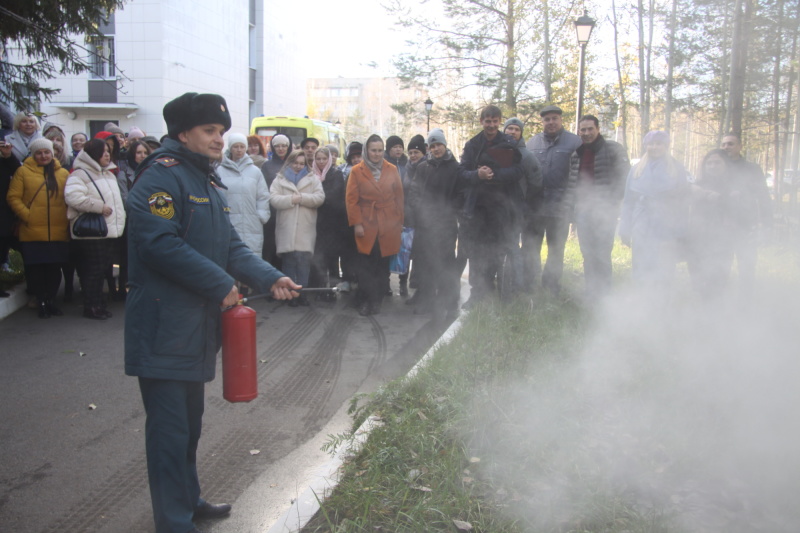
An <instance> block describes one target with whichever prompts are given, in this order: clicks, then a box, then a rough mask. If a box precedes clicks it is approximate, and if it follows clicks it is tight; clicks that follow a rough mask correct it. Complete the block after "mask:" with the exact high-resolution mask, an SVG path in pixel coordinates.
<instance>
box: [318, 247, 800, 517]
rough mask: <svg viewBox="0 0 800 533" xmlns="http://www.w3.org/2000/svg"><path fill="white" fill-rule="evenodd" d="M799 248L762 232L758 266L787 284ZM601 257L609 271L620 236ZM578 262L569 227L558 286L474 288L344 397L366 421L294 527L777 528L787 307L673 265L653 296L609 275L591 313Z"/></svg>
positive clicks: (783, 456) (782, 508) (794, 468)
mask: <svg viewBox="0 0 800 533" xmlns="http://www.w3.org/2000/svg"><path fill="white" fill-rule="evenodd" d="M797 260H798V259H797V252H796V250H790V249H786V248H781V247H776V246H773V247H771V248H770V249H768V250H765V251H764V253H763V254H762V261H761V267H760V271H759V275H760V278H762V279H765V280H771V281H774V282H776V283H778V286H779V287H780V288H781V290H780V291H779V292H780V293H782V294H784V295H785V291H786V289H787V288H789V287H791V288H792V290H794V289H796V284H794V282H795V281H796V263H797ZM613 263H614V269H615V277H616V281H615V282H616V283H617V285H618V286H622V287H621V288H624V286H626V285H627V281H626V278H627V277H628V276H629V270H630V251H629V249H627V248H624V247H622V246H616V247H615V249H614V258H613ZM581 264H582V260H581V257H580V252H579V250H578V247H577V242H576V241H574V240H573V239H570V241H569V242H568V246H567V253H566V255H565V291H564V293H565V296H563V297H562V298H560V299H555V298H552V297H550V296H548V295H536V297H535V298H534V299H530V298H527V299H526V298H521V299H518V300H515V301H513V302H511V303H509V304H507V305H502V306H501V305H500V304H499V303H496V302H486V303H484V304H482V305H480V306H478V307H476V308H475V309H474V310H473V311H472V312H470V313H469V315H468V316H466V317H465V319H464V324H463V327H462V329H461V331H460V332H459V333H458V334H457V335H456V337H455V338H454V339H453V340H452V341H451V342H450V343H448V344H446V345H444V346H442V347H440V348H439V349H438V350H437V351H436V353H435V355H434V357H433V358H432V359H431V360H430V362H429V364H428V365H427V366H426V367H425V368H423V369H422V370H421V371H420V372H419V373H417V374H416V375H415V376H414V377H413V378H411V379H408V380H399V381H396V382H393V383H390V384H388V385H387V386H386V387H384V388H383V389H382V390H380V391H379V392H378V393H376V394H375V395H374V396H372V397H370V398H368V399H363V398H362V399H359V401H355V402H354V405H353V414H354V419H355V425H354V427H358V425H360V423H361V421H363V420H364V419H365V418H366V416H368V415H370V414H375V415H377V416H378V417H379V418H380V420H381V424H380V425H379V427H377V428H376V429H375V430H374V431H373V432H372V433H371V435H370V437H369V439H368V440H367V442H366V443H365V445H364V446H363V448H362V449H361V450H360V451H359V452H358V453H357V454H356V455H354V456H353V457H351V458H349V460H348V461H347V462H346V465H345V467H344V475H343V479H342V481H341V483H340V484H339V486H338V487H337V488H336V489H335V490H334V491H333V493H332V494H331V495H330V497H329V498H328V499H327V500H326V501H325V502H324V503H323V506H322V510H321V511H320V513H318V515H317V516H316V517H315V518H314V520H312V522H311V523H310V524H309V525H308V526H307V527H306V528H305V529H304V531H305V532H306V533H310V532H318V531H320V532H321V531H335V532H366V531H393V532H405V531H407V532H411V531H414V532H421V531H456V530H458V529H459V528H465V527H466V526H465V525H464V524H465V523H468V524H469V525H470V526H471V527H472V528H473V529H472V530H473V531H484V532H509V533H513V532H522V531H536V532H558V533H567V532H608V533H623V532H630V533H634V532H641V533H644V532H650V533H658V532H671V533H680V532H683V531H730V532H734V531H737V532H738V531H742V532H744V531H770V532H778V531H792V530H793V529H792V528H793V527H794V526H793V524H796V523H798V521H800V513H798V511H797V510H795V509H794V507H796V506H795V505H794V504H793V502H792V498H791V496H792V495H793V494H796V493H797V490H799V489H800V484H799V483H798V481H797V479H800V476H793V475H786V474H787V471H791V472H793V473H796V474H800V460H797V459H794V458H793V457H794V456H795V455H796V454H795V453H794V452H793V450H792V445H791V443H792V442H795V439H796V437H798V436H800V423H799V422H795V419H796V417H793V416H792V415H790V414H789V413H788V412H787V411H786V406H787V405H791V406H794V405H797V404H798V402H800V395H798V393H796V392H794V390H795V389H797V387H796V386H794V385H793V383H792V379H791V376H796V375H797V372H798V371H800V365H799V364H798V363H796V362H794V360H795V359H796V357H795V356H794V352H795V349H794V345H795V343H794V342H793V341H791V342H790V341H789V340H790V337H791V326H790V325H789V324H791V320H792V318H791V317H792V316H796V315H794V314H793V313H792V311H793V310H794V309H795V308H794V307H792V306H790V307H789V308H788V309H781V311H782V312H778V313H777V314H772V313H767V314H766V316H765V317H763V318H765V319H764V320H760V319H758V318H756V317H758V315H759V313H761V312H762V311H763V310H765V309H775V305H774V301H772V300H771V299H769V298H768V296H769V295H765V296H764V297H763V298H762V299H761V300H760V301H759V302H757V303H756V304H754V308H753V309H748V310H746V311H742V310H741V309H732V308H731V306H730V305H728V303H727V302H723V303H722V304H719V303H717V302H715V303H713V304H709V303H707V302H700V301H698V300H696V299H693V297H692V295H691V291H689V290H686V288H685V287H683V285H687V284H688V274H686V271H685V268H682V269H680V270H679V272H678V275H677V276H676V285H677V286H678V287H677V288H678V289H679V291H678V293H679V294H681V296H680V298H679V300H680V301H678V302H675V303H674V304H672V305H670V306H669V307H668V308H663V307H658V308H656V307H653V306H651V305H650V302H648V301H647V300H642V299H641V298H637V296H636V295H635V294H633V295H632V294H630V293H628V292H627V291H624V290H621V291H620V292H621V293H623V294H622V295H621V296H620V297H619V299H617V300H615V301H612V302H608V303H607V304H606V305H604V306H602V307H600V308H599V309H597V310H595V311H594V312H592V313H589V312H587V311H585V310H584V309H582V308H581V306H580V305H578V304H577V303H576V301H577V299H576V298H572V297H570V295H571V294H576V293H577V291H578V290H579V281H580V270H581ZM787 278H788V279H787ZM784 300H785V298H784ZM775 310H776V311H778V310H777V309H775ZM776 317H783V318H782V319H780V318H776ZM765 338H769V339H771V341H772V345H771V346H770V349H769V350H765V347H764V339H765ZM784 341H785V342H784ZM756 353H757V354H758V358H754V357H753V354H756ZM364 400H366V401H364ZM347 438H348V436H346V435H345V436H338V437H334V438H332V440H331V442H330V443H329V446H330V447H332V448H333V447H336V446H337V445H340V444H342V442H344V441H346V440H347ZM777 458H780V460H776V459H777Z"/></svg>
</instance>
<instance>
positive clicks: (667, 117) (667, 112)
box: [614, 0, 678, 133]
mask: <svg viewBox="0 0 800 533" xmlns="http://www.w3.org/2000/svg"><path fill="white" fill-rule="evenodd" d="M677 16H678V0H672V11H671V12H670V15H669V56H668V57H667V94H666V100H665V102H664V130H665V131H666V132H667V133H669V131H670V129H671V128H672V88H673V83H674V80H673V79H672V76H673V72H674V70H675V32H676V30H677ZM614 31H615V32H616V28H615V29H614ZM615 38H616V36H615ZM615 46H616V42H615Z"/></svg>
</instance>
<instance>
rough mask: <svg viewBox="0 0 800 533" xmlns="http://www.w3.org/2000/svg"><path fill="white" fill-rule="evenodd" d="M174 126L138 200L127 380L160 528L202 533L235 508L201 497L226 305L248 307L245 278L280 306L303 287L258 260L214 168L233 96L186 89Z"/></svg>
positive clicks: (145, 171)
mask: <svg viewBox="0 0 800 533" xmlns="http://www.w3.org/2000/svg"><path fill="white" fill-rule="evenodd" d="M164 120H165V121H166V123H167V129H168V137H169V138H168V139H165V141H164V144H163V146H162V148H161V149H160V150H158V151H156V152H155V153H154V154H151V156H150V157H148V159H147V160H145V161H144V162H142V164H141V165H140V171H139V172H138V173H137V177H136V182H135V186H134V187H133V188H132V189H131V192H130V195H129V196H128V203H127V208H128V250H129V261H130V263H129V268H130V278H129V284H130V293H129V295H128V300H127V303H126V313H125V315H126V316H125V373H126V374H128V375H131V376H137V377H138V378H139V388H140V390H141V394H142V400H143V403H144V409H145V413H146V415H147V420H146V425H145V441H146V450H147V473H148V478H149V482H150V497H151V500H152V504H153V515H154V518H155V524H156V532H157V533H198V530H197V529H196V528H195V526H194V524H193V519H195V518H213V517H220V516H224V515H226V514H228V513H229V512H230V509H231V506H230V505H228V504H219V505H214V504H210V503H208V502H206V501H204V500H203V499H202V498H201V497H200V483H199V481H198V477H197V465H196V454H197V444H198V441H199V439H200V429H201V425H202V417H203V408H204V397H203V393H204V384H205V382H207V381H211V380H212V379H214V371H215V367H216V354H217V351H218V350H219V347H220V313H221V308H222V307H227V306H231V305H235V304H236V303H237V301H238V291H237V289H236V286H235V284H234V283H235V280H241V281H243V282H245V283H246V284H247V285H249V286H251V287H254V288H256V289H257V290H259V291H260V292H261V291H268V290H269V291H271V292H272V295H273V296H274V297H275V298H277V299H290V298H293V297H296V296H297V292H295V290H296V289H299V286H297V285H295V284H294V283H293V282H292V281H291V280H290V279H289V278H288V277H285V276H284V275H283V274H282V273H281V272H279V271H278V270H276V269H275V268H273V267H272V266H271V265H270V264H269V263H266V262H264V261H263V260H262V259H261V258H260V257H258V256H256V255H254V254H253V253H252V252H251V251H250V249H249V248H248V247H247V246H245V244H244V243H243V242H242V241H241V239H240V238H239V236H238V235H237V233H236V231H235V230H234V229H233V227H232V226H231V223H230V220H229V209H228V207H227V205H226V204H225V201H224V199H223V197H222V195H220V193H219V191H218V189H219V188H221V187H224V186H223V185H222V183H221V182H220V181H219V179H218V177H217V176H216V174H215V173H214V170H213V168H212V166H211V162H212V161H216V160H217V159H219V158H220V157H221V155H222V148H223V146H224V143H223V140H222V134H223V133H225V131H227V130H228V129H229V128H230V126H231V118H230V113H229V112H228V107H227V104H226V103H225V100H224V99H223V98H222V97H221V96H219V95H215V94H197V93H186V94H184V95H182V96H180V97H178V98H176V99H175V100H172V101H171V102H169V103H167V105H166V106H164Z"/></svg>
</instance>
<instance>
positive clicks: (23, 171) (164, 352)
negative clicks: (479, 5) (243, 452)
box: [0, 93, 771, 533]
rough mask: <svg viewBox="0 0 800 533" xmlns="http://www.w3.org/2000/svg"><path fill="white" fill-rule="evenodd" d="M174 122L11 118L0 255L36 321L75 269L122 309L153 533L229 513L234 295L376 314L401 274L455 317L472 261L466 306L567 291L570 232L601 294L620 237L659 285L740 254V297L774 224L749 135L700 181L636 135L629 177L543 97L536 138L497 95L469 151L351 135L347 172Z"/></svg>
mask: <svg viewBox="0 0 800 533" xmlns="http://www.w3.org/2000/svg"><path fill="white" fill-rule="evenodd" d="M163 115H164V120H165V122H166V124H167V130H168V133H167V135H166V136H165V137H164V138H162V139H161V140H158V141H157V140H155V139H152V138H150V139H149V138H147V137H146V136H144V133H143V132H142V131H140V130H138V129H136V128H134V129H132V130H131V131H130V132H129V134H128V135H127V137H126V136H125V135H124V133H123V132H122V130H120V129H119V127H118V126H117V125H116V124H113V123H109V124H107V125H106V128H105V131H103V132H100V133H98V134H97V135H95V136H94V138H92V139H88V136H86V135H85V134H82V133H80V134H75V135H73V136H72V137H71V139H70V146H71V148H72V152H71V153H70V152H69V149H68V148H67V144H66V136H65V134H64V132H63V130H61V129H60V128H58V127H57V126H53V125H45V127H44V128H41V127H40V125H39V122H38V120H37V118H36V117H35V116H33V115H30V114H26V113H20V114H19V115H17V117H16V118H15V120H14V124H13V131H12V132H10V133H9V134H8V135H5V136H4V137H3V139H2V143H0V186H1V187H2V188H0V193H2V194H3V197H5V198H6V200H7V201H6V202H0V215H1V218H0V223H2V227H0V245H2V248H0V253H1V255H2V256H0V260H2V261H5V259H6V256H7V254H8V249H9V246H11V245H12V244H14V243H18V244H15V246H17V247H18V248H19V250H20V251H21V253H22V257H23V260H24V264H25V271H26V276H27V280H28V289H29V291H30V292H31V294H32V296H33V297H34V299H33V302H34V304H35V307H36V309H37V310H38V315H39V316H40V317H41V318H48V317H51V316H58V315H61V314H63V313H62V311H61V310H60V309H59V308H58V306H57V305H56V303H55V298H56V294H57V291H58V289H59V285H60V282H61V278H62V276H64V277H65V278H66V279H67V288H70V287H71V284H72V270H71V269H70V265H74V268H73V269H77V272H78V275H79V278H80V282H81V287H82V290H83V300H84V316H86V317H87V318H90V319H94V320H105V319H107V318H109V317H110V316H111V313H110V312H109V311H108V309H107V306H106V303H107V300H106V299H105V297H104V293H103V283H104V282H107V283H108V284H109V294H110V296H111V297H115V296H116V297H119V298H123V299H125V300H126V304H125V306H126V313H125V372H126V374H128V375H131V376H135V377H137V379H138V383H139V388H140V392H141V396H142V402H143V405H144V410H145V413H146V422H145V445H146V452H147V470H148V482H149V485H150V494H151V500H152V506H153V517H154V521H155V525H156V531H157V532H158V533H183V532H189V533H199V530H198V529H197V528H196V527H195V525H194V520H197V519H199V518H215V517H221V516H225V515H227V514H228V513H230V511H231V505H229V504H226V503H220V504H213V503H209V502H207V501H205V500H204V499H203V498H201V497H200V494H201V490H200V483H199V479H198V475H197V464H196V463H197V446H198V442H199V439H200V434H201V427H202V417H203V411H204V384H205V383H206V382H208V381H211V380H213V379H214V376H215V372H216V367H217V361H216V354H217V352H218V351H219V346H220V342H221V341H220V320H221V315H222V312H223V311H222V310H223V309H225V308H228V307H231V306H235V305H236V304H237V303H238V302H240V298H241V296H240V295H241V294H242V293H243V292H247V291H249V290H253V291H255V292H256V293H269V294H271V296H272V297H273V298H274V299H275V300H278V301H287V302H288V303H289V305H292V306H299V305H302V306H305V305H310V302H309V301H308V299H307V298H305V297H304V293H303V292H302V290H301V287H309V286H311V287H323V288H324V287H332V286H334V284H336V285H337V286H338V287H339V288H340V290H341V291H342V292H349V291H353V290H355V296H354V297H353V298H352V299H351V303H352V304H353V305H355V306H356V307H357V309H358V313H359V314H361V315H363V316H369V315H374V314H376V313H379V312H380V310H381V303H382V301H383V299H384V298H385V297H386V296H388V295H389V294H391V293H392V291H391V289H390V284H389V279H390V273H391V272H395V273H397V274H398V275H399V276H400V279H399V286H400V294H401V295H404V296H409V289H412V290H414V289H416V290H415V292H414V294H413V295H411V296H410V297H409V298H407V299H406V302H407V303H409V304H410V305H411V306H412V307H413V308H414V312H415V313H434V314H435V315H437V316H444V317H448V316H454V315H455V314H457V313H458V312H459V303H460V277H461V275H462V273H463V271H464V269H465V267H466V265H467V262H469V264H470V268H469V283H470V285H471V292H470V298H469V300H468V301H467V302H465V303H464V305H463V307H466V308H471V307H473V306H474V305H475V304H476V303H478V302H481V301H483V300H485V299H487V298H490V297H491V296H492V294H493V293H495V292H497V291H499V292H501V295H507V294H517V293H524V292H532V291H534V290H535V289H536V288H537V287H538V286H539V285H541V288H542V289H543V290H545V291H549V292H551V293H553V294H558V293H559V291H560V287H561V277H562V271H563V263H564V250H565V244H566V241H567V238H568V234H569V228H570V225H571V224H573V225H574V227H575V229H576V232H577V237H578V242H579V245H580V250H581V253H582V255H583V261H584V274H585V276H584V277H585V291H586V296H587V298H588V300H589V301H597V300H598V299H599V298H602V297H603V296H604V295H605V294H607V293H608V292H609V290H610V287H611V275H612V259H611V254H612V250H613V247H614V244H615V237H616V235H617V234H619V237H620V240H621V241H622V243H623V244H624V245H627V246H630V247H631V248H632V254H633V281H634V283H635V284H638V285H640V286H642V287H646V288H648V289H656V290H658V291H660V292H662V293H663V292H665V291H666V290H667V289H668V288H669V285H670V280H671V277H672V273H673V271H674V270H675V266H676V264H677V263H678V262H679V261H686V262H688V265H689V271H690V273H691V276H692V280H693V283H694V284H695V286H696V288H697V291H698V292H699V293H700V294H702V295H703V296H704V297H712V298H713V297H715V296H718V295H720V294H721V293H722V292H723V290H724V289H725V286H726V280H727V278H728V276H729V274H730V271H731V267H732V263H733V260H734V258H735V259H736V261H737V267H738V272H739V281H740V285H741V287H742V293H743V294H744V295H745V296H747V295H749V293H750V292H752V287H753V282H754V276H755V265H756V257H757V242H758V240H757V233H758V230H759V228H760V227H761V226H769V225H770V222H771V211H770V198H769V193H768V190H767V188H766V183H765V180H764V176H763V174H762V173H761V170H760V169H759V168H758V167H757V166H756V165H754V164H752V163H749V162H747V161H746V160H745V159H744V158H743V157H742V154H741V151H742V144H741V140H740V138H739V137H738V136H737V135H736V134H729V135H726V136H724V137H723V139H722V146H721V148H720V149H714V150H711V151H710V152H709V153H708V154H707V155H706V156H705V158H704V159H703V161H702V166H701V168H700V172H699V175H698V176H697V178H693V177H691V176H690V175H689V173H688V172H687V171H686V169H685V168H684V167H683V166H682V165H681V164H680V163H679V162H678V161H677V160H675V159H674V158H673V157H671V156H670V155H669V145H670V138H669V135H668V133H667V132H663V131H652V132H649V133H648V134H647V135H645V137H644V139H643V147H644V151H645V154H644V156H643V157H642V159H641V160H639V161H638V162H636V164H634V165H633V166H631V163H630V161H629V158H628V155H627V153H626V150H625V149H624V147H623V146H622V145H620V144H619V143H617V142H614V141H612V140H609V139H605V138H604V137H603V135H602V134H601V133H600V123H599V121H598V119H597V118H596V117H594V116H592V115H585V116H583V117H581V118H580V120H579V128H578V134H577V135H576V134H574V133H571V132H568V131H566V130H565V128H564V127H563V124H562V110H561V109H560V108H559V107H557V106H552V105H551V106H547V107H544V108H543V109H541V111H540V115H541V118H542V124H543V131H541V132H540V133H537V134H536V135H534V136H533V137H532V138H531V139H530V140H528V141H527V142H526V140H525V138H524V132H525V124H524V122H523V121H521V120H520V119H518V118H513V117H512V118H509V119H507V120H505V121H503V118H502V113H501V110H500V109H499V108H498V107H496V106H493V105H489V106H486V107H485V108H484V109H483V110H482V111H481V114H480V122H481V126H482V131H480V132H479V133H478V134H477V135H475V136H474V137H473V138H471V139H470V140H469V141H467V143H466V145H465V146H464V147H463V150H461V156H460V158H457V157H456V155H455V153H454V152H453V151H452V148H451V147H449V146H448V140H447V138H446V135H445V133H444V132H443V131H442V130H441V129H434V130H432V131H430V132H428V134H427V136H425V137H423V136H422V135H417V136H415V137H413V138H412V139H410V140H409V142H408V153H406V145H405V143H404V142H403V140H402V139H401V138H399V137H397V136H391V137H389V138H387V139H386V140H385V141H384V139H383V138H381V137H380V136H379V135H370V136H369V137H368V138H367V139H366V140H365V142H364V143H363V144H362V143H361V142H355V141H354V142H351V143H350V144H349V145H348V146H347V149H346V151H345V153H344V154H341V155H342V156H343V163H342V164H340V165H339V164H337V162H338V159H339V156H340V154H339V153H338V148H337V147H336V146H321V143H320V142H319V140H317V139H314V138H310V137H309V138H305V139H303V140H302V141H301V142H300V143H299V145H298V146H294V145H293V142H292V140H291V139H290V138H289V137H287V136H286V135H282V134H278V135H275V136H273V137H272V138H271V139H270V141H269V149H268V150H267V148H266V146H264V144H263V143H262V141H261V139H260V138H259V137H257V136H245V135H241V134H236V133H233V134H229V135H228V136H227V146H226V144H225V142H224V137H223V135H224V134H225V133H226V132H228V130H230V128H231V115H230V112H229V111H228V108H227V103H226V102H225V100H224V98H222V97H221V96H220V95H214V94H197V93H186V94H184V95H182V96H179V97H178V98H176V99H174V100H172V101H170V102H169V103H167V105H166V106H165V107H164V110H163ZM14 220H16V221H17V224H16V226H17V227H18V229H19V231H18V235H15V234H14V232H13V230H12V222H13V221H14ZM98 225H99V226H101V227H99V228H98ZM126 240H127V241H128V243H127V244H126ZM544 242H547V248H548V251H547V260H546V262H545V264H544V266H542V264H541V252H542V246H543V243H544ZM265 259H266V261H265ZM112 264H118V265H120V274H119V279H118V280H115V279H114V277H113V275H111V266H112ZM276 267H277V268H276ZM109 277H110V278H111V279H109ZM70 295H71V293H67V292H66V291H65V297H66V298H68V297H70Z"/></svg>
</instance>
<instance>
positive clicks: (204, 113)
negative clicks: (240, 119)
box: [163, 93, 231, 140]
mask: <svg viewBox="0 0 800 533" xmlns="http://www.w3.org/2000/svg"><path fill="white" fill-rule="evenodd" d="M163 114H164V122H166V123H167V135H169V137H170V138H172V139H175V140H178V135H180V134H181V133H183V132H184V131H187V130H190V129H192V128H194V127H195V126H201V125H203V124H221V125H222V127H223V128H224V130H225V131H228V130H229V129H231V114H230V111H228V104H227V102H225V99H224V98H223V97H221V96H220V95H218V94H197V93H184V94H182V95H180V96H179V97H177V98H175V99H174V100H172V101H170V102H167V105H165V106H164V111H163Z"/></svg>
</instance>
